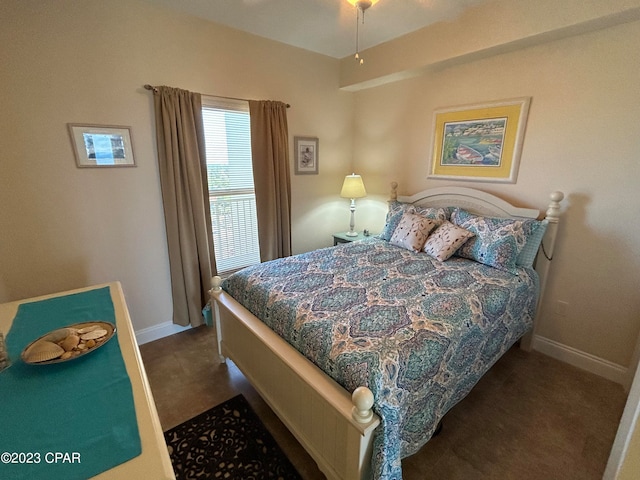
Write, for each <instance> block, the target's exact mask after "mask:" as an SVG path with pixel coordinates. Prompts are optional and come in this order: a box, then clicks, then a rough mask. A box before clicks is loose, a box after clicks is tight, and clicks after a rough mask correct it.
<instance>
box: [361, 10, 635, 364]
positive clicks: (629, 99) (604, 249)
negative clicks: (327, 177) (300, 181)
mask: <svg viewBox="0 0 640 480" xmlns="http://www.w3.org/2000/svg"><path fill="white" fill-rule="evenodd" d="M632 3H634V2H632ZM467 21H468V20H467ZM501 21H502V18H501V16H500V15H496V16H495V19H494V28H500V22H501ZM455 26H456V25H455V24H454V25H452V26H451V25H450V34H449V36H443V38H441V41H442V42H445V43H446V42H451V41H454V40H457V41H460V42H464V41H465V39H464V38H462V37H460V36H459V35H458V36H457V37H456V36H455V33H451V31H453V32H459V31H461V30H459V29H455V28H454V27H455ZM454 37H455V38H454ZM639 39H640V22H638V21H635V22H632V23H622V24H620V25H618V26H612V27H609V28H605V29H601V30H594V31H591V32H589V33H584V34H580V35H577V36H572V37H568V38H564V39H560V40H552V41H548V42H541V43H540V44H539V45H537V46H529V47H526V48H524V49H519V50H517V51H513V52H507V53H499V54H496V55H493V56H489V57H488V58H479V59H475V60H474V59H471V60H470V61H468V62H462V63H460V64H456V65H450V66H439V67H437V68H436V67H432V68H430V69H428V71H427V72H425V73H422V74H420V75H418V76H414V77H412V78H408V79H404V80H400V81H396V82H391V83H388V84H386V85H383V86H378V87H374V88H368V89H363V90H361V91H359V92H357V93H356V94H355V95H356V123H355V140H354V142H355V143H354V151H355V152H356V156H355V168H356V169H357V170H358V171H359V173H361V174H362V175H363V177H364V178H365V180H366V181H367V182H368V183H367V185H368V186H369V185H371V190H372V191H374V192H375V191H377V192H379V193H381V194H384V193H385V192H386V190H387V184H388V182H389V181H390V180H397V181H398V182H399V183H400V190H401V193H404V194H413V193H415V192H417V191H419V190H422V189H424V188H427V187H435V186H440V185H444V184H452V183H455V184H458V185H465V186H471V187H476V188H481V189H484V190H488V191H490V192H492V193H497V194H499V195H501V196H504V197H506V198H508V199H510V200H513V201H515V202H517V203H519V204H521V205H522V206H533V207H536V208H540V209H542V210H544V209H546V204H547V201H548V194H549V193H550V192H552V191H553V190H562V191H564V192H565V193H566V195H567V199H566V200H565V201H564V202H563V211H564V217H563V219H562V223H561V227H560V235H559V239H558V244H557V250H556V253H555V258H554V262H553V265H552V267H551V268H552V272H551V279H550V282H549V284H548V291H547V297H546V299H545V302H544V305H543V307H542V322H541V326H540V330H539V332H538V333H539V335H541V336H543V337H545V338H548V339H550V340H553V341H555V342H559V343H560V344H562V345H565V346H568V347H570V348H573V349H577V350H579V351H581V352H584V353H586V354H590V355H594V356H596V357H599V358H601V359H604V360H605V361H608V362H613V363H614V364H617V365H621V366H623V367H627V366H628V365H629V363H630V359H631V355H632V352H633V348H634V346H635V340H636V338H637V336H638V330H639V328H640V298H639V297H638V285H640V255H639V253H638V252H640V226H639V224H638V222H637V221H636V219H637V218H638V216H639V214H640V188H638V178H640V162H639V161H638V148H639V147H640V144H639V143H638V131H637V116H638V112H640V89H639V88H638V79H639V78H640V41H639ZM469 41H473V42H475V41H478V42H479V43H482V42H483V39H482V38H479V39H475V38H474V39H473V40H469ZM392 43H393V42H392ZM398 47H402V48H398V49H397V50H396V54H397V55H398V56H400V57H402V56H408V57H411V56H412V55H413V53H414V52H418V51H420V44H419V43H416V44H414V45H413V48H410V49H408V48H405V47H406V46H405V45H404V44H403V43H399V44H398ZM438 47H439V45H438V44H437V43H436V44H429V45H428V46H426V45H425V48H430V49H438ZM390 49H391V46H389V45H386V46H385V48H384V49H381V50H380V55H381V58H383V59H384V58H386V56H387V55H388V53H389V51H390ZM377 53H378V52H377V50H376V49H372V50H370V51H369V52H368V56H367V62H368V64H369V65H371V64H376V62H377V61H378V57H377V56H376V54H377ZM402 61H403V60H402V59H398V60H397V63H402ZM407 63H410V62H409V60H407ZM398 73H399V74H401V73H402V72H401V71H399V72H398ZM524 96H527V97H531V99H532V100H531V108H530V113H529V119H528V124H527V129H526V134H525V138H524V148H523V152H522V159H521V164H520V170H519V176H518V180H517V183H516V184H513V185H511V184H495V183H470V182H451V181H443V180H433V179H427V178H426V177H427V172H428V167H429V160H430V159H429V151H430V148H431V136H432V126H433V118H432V117H433V111H434V109H436V108H438V107H445V106H452V105H464V104H470V103H478V102H484V101H490V100H500V99H508V98H514V97H524ZM359 213H360V218H361V219H363V220H364V221H368V222H370V223H372V224H373V222H374V219H376V218H378V216H377V215H378V213H377V212H373V211H369V210H368V209H366V208H363V209H361V211H360V212H359ZM369 219H370V220H369ZM378 225H381V222H378ZM558 301H565V302H567V303H568V304H569V306H568V311H567V315H566V316H565V317H559V316H557V315H556V314H555V305H556V303H557V302H558Z"/></svg>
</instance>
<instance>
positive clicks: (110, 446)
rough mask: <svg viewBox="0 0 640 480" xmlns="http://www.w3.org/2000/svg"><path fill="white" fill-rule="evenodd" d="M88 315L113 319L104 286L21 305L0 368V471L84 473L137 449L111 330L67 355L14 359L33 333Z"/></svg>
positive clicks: (8, 474) (4, 475) (37, 475)
mask: <svg viewBox="0 0 640 480" xmlns="http://www.w3.org/2000/svg"><path fill="white" fill-rule="evenodd" d="M91 320H102V321H107V322H111V323H113V324H115V323H116V321H115V313H114V308H113V303H112V301H111V295H110V292H109V288H108V287H106V288H99V289H95V290H89V291H87V292H82V293H77V294H72V295H66V296H62V297H56V298H51V299H48V300H42V301H37V302H32V303H25V304H22V305H20V306H19V308H18V312H17V314H16V317H15V319H14V321H13V325H12V327H11V330H10V331H9V333H8V335H7V336H6V337H7V338H6V341H7V350H8V352H9V355H10V357H11V360H12V365H11V367H10V368H9V369H7V370H5V371H3V372H0V456H1V458H0V460H1V461H0V479H2V480H22V479H24V480H27V479H29V480H38V479H47V480H49V479H58V478H60V479H62V478H64V479H86V478H89V477H92V476H95V475H97V474H99V473H102V472H104V471H105V470H108V469H110V468H113V467H115V466H116V465H119V464H121V463H124V462H126V461H128V460H130V459H132V458H134V457H136V456H138V455H140V453H141V452H142V447H141V444H140V436H139V433H138V423H137V420H136V412H135V407H134V403H133V393H132V390H131V382H130V380H129V376H128V375H127V372H126V369H125V364H124V360H123V358H122V354H121V351H120V345H119V343H118V338H117V331H116V334H115V335H114V336H113V338H111V340H109V341H108V342H107V343H106V344H105V345H103V346H102V347H100V348H98V349H97V350H95V351H93V352H91V353H89V354H86V355H84V356H82V357H79V358H77V359H74V360H71V361H69V362H64V363H58V364H52V365H28V364H25V363H24V362H23V361H22V360H20V353H21V352H22V350H23V349H24V347H25V346H26V345H28V344H29V343H30V342H31V341H33V340H35V339H36V338H38V337H39V336H41V335H44V334H45V333H47V332H49V331H51V330H54V329H56V328H60V327H64V326H67V325H71V324H74V323H78V322H85V321H91Z"/></svg>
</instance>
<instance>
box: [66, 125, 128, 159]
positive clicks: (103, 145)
mask: <svg viewBox="0 0 640 480" xmlns="http://www.w3.org/2000/svg"><path fill="white" fill-rule="evenodd" d="M68 126H69V135H71V144H72V145H73V152H74V153H75V156H76V165H77V166H78V167H81V168H83V167H135V166H136V162H135V159H134V158H133V145H132V143H131V128H130V127H124V126H120V125H86V124H78V123H69V124H68Z"/></svg>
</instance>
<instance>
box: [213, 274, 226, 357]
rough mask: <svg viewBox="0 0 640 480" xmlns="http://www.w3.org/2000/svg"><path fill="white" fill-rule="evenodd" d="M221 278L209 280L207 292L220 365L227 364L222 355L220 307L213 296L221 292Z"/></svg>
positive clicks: (216, 277)
mask: <svg viewBox="0 0 640 480" xmlns="http://www.w3.org/2000/svg"><path fill="white" fill-rule="evenodd" d="M221 285H222V278H220V277H219V276H218V275H216V276H215V277H212V278H211V287H212V288H211V290H210V291H209V297H210V299H211V307H212V310H211V313H212V314H213V317H214V319H215V325H216V343H217V344H218V360H220V363H227V357H225V356H224V355H223V354H222V330H221V329H220V307H218V302H216V300H215V298H214V295H215V294H216V293H218V292H220V291H221V290H222V288H221Z"/></svg>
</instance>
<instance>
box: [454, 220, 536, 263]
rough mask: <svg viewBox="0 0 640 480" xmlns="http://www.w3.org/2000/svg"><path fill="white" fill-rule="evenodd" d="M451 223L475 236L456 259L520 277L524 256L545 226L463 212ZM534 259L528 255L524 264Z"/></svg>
mask: <svg viewBox="0 0 640 480" xmlns="http://www.w3.org/2000/svg"><path fill="white" fill-rule="evenodd" d="M451 222H452V223H453V224H455V225H458V226H460V227H462V228H465V229H467V230H469V231H470V232H473V233H474V234H475V236H474V237H472V238H470V239H469V240H467V242H466V243H465V244H464V245H462V246H461V247H460V248H459V249H458V251H457V252H456V255H458V256H459V257H464V258H469V259H471V260H475V261H476V262H479V263H483V264H485V265H489V266H491V267H494V268H498V269H500V270H504V271H506V272H509V273H513V274H517V273H518V272H517V266H518V263H517V261H518V258H519V255H520V252H521V251H522V250H523V249H524V247H525V244H526V243H527V240H528V239H529V238H530V237H531V236H532V234H533V233H534V232H537V231H538V230H540V225H539V224H540V223H541V222H538V221H537V220H529V219H513V218H494V217H482V216H478V215H474V214H472V213H469V212H467V211H466V210H463V209H460V208H456V209H455V210H454V211H453V213H452V214H451ZM534 243H535V242H532V245H533V244H534ZM530 256H531V253H530V252H529V251H528V252H527V254H526V255H525V257H526V258H524V259H523V260H524V261H528V260H529V258H530ZM534 258H535V254H534ZM532 262H533V260H532Z"/></svg>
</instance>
